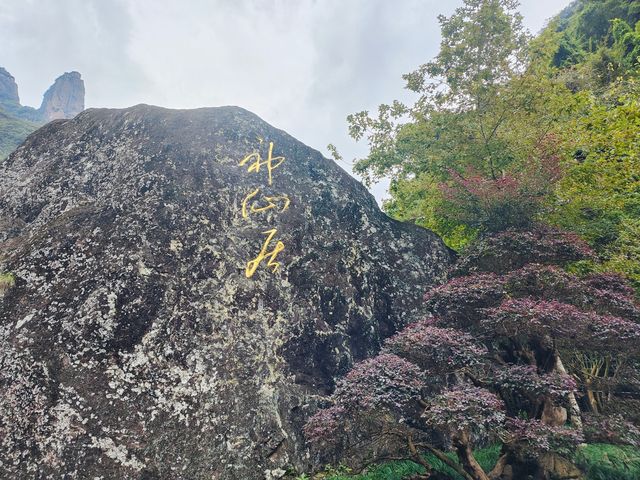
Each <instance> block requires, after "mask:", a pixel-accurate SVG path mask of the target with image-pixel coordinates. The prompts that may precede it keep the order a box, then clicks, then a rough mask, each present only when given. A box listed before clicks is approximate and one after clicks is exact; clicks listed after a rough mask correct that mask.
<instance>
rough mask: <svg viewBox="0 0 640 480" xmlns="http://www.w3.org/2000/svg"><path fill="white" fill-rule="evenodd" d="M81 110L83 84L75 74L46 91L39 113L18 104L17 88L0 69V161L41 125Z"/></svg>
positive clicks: (65, 77) (75, 113)
mask: <svg viewBox="0 0 640 480" xmlns="http://www.w3.org/2000/svg"><path fill="white" fill-rule="evenodd" d="M83 109H84V82H83V81H82V78H81V77H80V74H79V73H78V72H70V73H65V74H64V75H61V76H60V77H58V78H57V79H56V81H55V83H54V84H53V85H52V86H51V87H50V88H49V90H47V92H46V93H45V94H44V98H43V100H42V105H41V106H40V108H39V109H38V110H36V109H35V108H32V107H27V106H23V105H20V97H19V96H18V85H17V84H16V81H15V79H14V78H13V76H12V75H11V74H10V73H9V72H7V71H6V70H5V69H4V68H2V67H0V160H2V159H3V158H5V157H6V156H7V155H9V153H11V152H12V151H13V150H15V148H16V147H17V146H18V145H20V144H21V143H22V142H23V141H24V139H25V138H27V136H28V135H29V134H30V133H31V132H33V131H35V130H36V129H37V128H38V127H39V126H40V125H42V124H43V123H46V122H49V121H51V120H54V119H60V118H73V117H74V116H75V115H77V114H78V113H80V112H81V111H82V110H83Z"/></svg>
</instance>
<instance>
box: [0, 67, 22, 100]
mask: <svg viewBox="0 0 640 480" xmlns="http://www.w3.org/2000/svg"><path fill="white" fill-rule="evenodd" d="M1 103H17V104H19V103H20V97H19V96H18V85H17V84H16V79H15V78H13V75H11V74H10V73H9V72H7V71H6V70H5V69H4V68H2V67H0V104H1Z"/></svg>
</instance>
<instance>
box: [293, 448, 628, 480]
mask: <svg viewBox="0 0 640 480" xmlns="http://www.w3.org/2000/svg"><path fill="white" fill-rule="evenodd" d="M500 448H501V446H500V445H492V446H490V447H487V448H483V449H480V450H478V451H477V452H476V453H475V454H474V456H475V457H476V460H478V463H479V464H480V465H481V466H482V468H483V469H484V470H485V472H488V471H490V470H491V469H492V468H493V467H494V465H495V464H496V462H497V461H498V457H499V456H500ZM449 456H450V457H451V458H455V456H454V454H449ZM425 458H426V460H427V461H428V462H429V463H430V464H431V465H432V466H433V468H434V470H436V471H438V472H442V473H446V474H448V475H450V476H451V478H452V479H456V480H459V479H462V477H460V475H458V474H457V473H455V472H454V471H453V470H451V468H449V467H448V466H447V465H445V464H444V463H443V462H442V461H440V460H438V459H437V458H435V457H434V456H432V455H426V456H425ZM575 461H576V463H577V464H578V466H579V467H580V468H581V469H582V470H584V472H585V473H586V474H587V479H588V480H639V479H640V449H638V448H635V447H628V446H617V445H607V444H600V443H596V444H591V445H585V446H584V447H581V448H580V449H579V450H578V452H577V454H576V458H575ZM422 472H423V469H422V467H420V466H419V465H417V464H416V463H413V462H410V461H404V462H388V463H383V464H380V465H376V466H373V467H370V468H369V469H368V470H367V471H366V472H365V473H362V474H359V475H350V474H349V471H348V469H346V468H338V469H333V470H328V471H326V472H325V473H323V474H320V475H318V476H316V477H309V476H304V475H303V476H301V477H298V479H300V480H310V479H311V478H314V479H322V480H403V479H406V478H408V477H409V476H411V475H415V474H416V473H422Z"/></svg>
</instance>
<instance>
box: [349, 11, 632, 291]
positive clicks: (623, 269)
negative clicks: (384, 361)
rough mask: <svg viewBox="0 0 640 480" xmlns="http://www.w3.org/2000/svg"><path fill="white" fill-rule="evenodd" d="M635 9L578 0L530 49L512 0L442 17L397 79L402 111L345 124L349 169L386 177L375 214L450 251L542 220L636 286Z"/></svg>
mask: <svg viewBox="0 0 640 480" xmlns="http://www.w3.org/2000/svg"><path fill="white" fill-rule="evenodd" d="M639 5H640V4H638V2H628V1H624V0H606V1H601V0H580V1H577V2H574V4H572V5H571V6H570V7H569V8H568V9H567V10H566V11H565V12H563V13H562V14H561V15H559V16H558V17H557V18H556V19H554V20H552V21H551V22H550V24H549V26H548V27H547V28H546V29H545V30H544V31H543V32H542V33H541V34H540V35H539V36H538V37H536V38H531V37H530V36H529V35H528V34H527V33H526V32H525V31H524V30H523V27H522V23H521V18H520V16H519V14H518V13H517V6H518V3H517V2H516V1H515V0H467V1H465V4H464V6H463V7H461V8H460V9H458V10H457V11H456V12H455V13H454V14H453V15H452V16H451V17H449V18H446V17H440V23H441V26H442V35H443V40H442V44H441V50H440V53H439V54H438V56H437V57H436V58H435V59H433V60H432V61H430V62H428V63H426V64H424V65H422V66H420V67H419V68H418V69H417V70H416V71H414V72H411V73H408V74H406V75H404V78H405V80H406V82H407V84H406V86H407V88H408V89H409V90H411V91H413V92H415V93H416V96H417V100H416V101H415V103H414V104H413V105H404V104H402V103H400V102H393V103H392V104H390V105H380V107H379V109H378V112H377V114H374V115H371V114H370V113H369V112H366V111H364V112H359V113H355V114H353V115H351V116H349V118H348V122H349V129H350V133H351V135H352V136H353V137H354V138H355V139H357V140H362V139H364V140H366V141H367V142H368V144H369V147H370V149H369V155H368V156H367V157H366V158H363V159H360V160H358V161H357V162H356V166H355V170H356V171H357V172H358V173H360V174H361V175H362V176H363V178H364V180H365V181H366V182H368V183H371V182H375V181H376V180H378V179H380V178H382V177H389V178H390V179H391V187H390V194H391V198H390V199H389V200H388V201H387V202H386V204H385V209H386V211H387V212H388V213H389V214H390V215H392V216H394V217H396V218H399V219H402V220H407V221H413V222H415V223H417V224H420V225H423V226H426V227H428V228H431V229H433V230H434V231H436V232H437V233H439V234H440V235H442V236H443V238H444V239H445V241H446V242H447V244H448V245H449V246H451V247H452V248H454V249H460V248H463V247H464V246H466V245H468V244H469V242H471V241H472V240H473V239H474V238H476V237H477V236H478V235H480V234H483V233H486V232H495V231H500V230H503V229H505V228H509V227H527V226H528V225H530V224H532V223H535V222H536V221H540V220H543V221H545V222H552V223H553V224H555V225H558V226H562V227H563V228H565V229H568V230H572V231H575V232H577V233H579V234H580V235H582V236H583V237H584V238H585V239H586V240H587V241H588V242H589V243H590V245H591V246H592V247H593V248H594V249H595V250H596V252H597V253H598V260H599V261H596V262H589V263H586V264H583V265H582V266H581V268H582V269H583V270H584V271H596V270H614V271H617V272H620V273H622V274H625V275H627V276H628V277H629V278H630V279H631V280H632V281H633V282H635V285H636V287H640V252H639V251H638V249H637V247H636V248H634V245H633V243H634V242H633V240H632V239H633V238H634V237H635V236H636V235H637V234H638V232H639V231H640V224H639V223H638V222H639V218H640V183H639V182H640V180H639V174H640V170H639V169H640V143H639V142H640V141H639V140H638V138H639V137H640V136H638V135H637V132H638V129H639V127H640V110H639V105H638V101H639V95H638V94H639V93H640V90H639V89H640V86H639V85H638V82H639V81H640V68H639V67H640V64H639V62H638V61H639V57H640V6H639Z"/></svg>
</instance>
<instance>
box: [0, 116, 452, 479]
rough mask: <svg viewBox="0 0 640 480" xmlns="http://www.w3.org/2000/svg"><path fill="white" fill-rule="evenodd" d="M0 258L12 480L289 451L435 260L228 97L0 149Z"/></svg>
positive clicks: (411, 311) (198, 469) (238, 470)
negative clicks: (1, 154)
mask: <svg viewBox="0 0 640 480" xmlns="http://www.w3.org/2000/svg"><path fill="white" fill-rule="evenodd" d="M0 252H1V254H0V274H3V273H4V276H3V277H0V297H2V298H1V299H0V477H1V478H25V479H26V478H38V479H45V478H46V479H48V478H51V479H58V478H67V479H80V478H104V479H113V478H118V479H189V480H194V479H205V478H206V479H242V480H250V479H261V478H278V477H279V476H281V475H282V474H283V472H284V469H286V468H287V467H289V466H304V465H305V464H306V463H307V462H308V456H307V451H306V447H305V442H304V438H303V437H302V433H301V426H302V424H303V422H304V420H305V419H306V418H307V417H308V415H309V414H310V413H312V412H313V410H314V409H315V408H316V405H317V403H318V401H321V399H322V396H323V395H324V394H326V393H327V392H328V391H329V390H330V389H331V388H332V386H333V381H334V379H335V378H336V377H337V376H339V375H341V374H342V373H344V372H345V371H346V369H347V368H348V367H349V366H350V365H351V364H352V362H354V361H355V360H357V359H360V358H363V357H366V356H369V355H372V354H373V353H374V352H376V351H377V349H378V347H379V346H380V343H381V341H382V339H383V338H385V337H387V336H388V335H390V334H392V333H393V332H394V331H395V330H396V329H397V328H398V327H399V326H401V325H404V324H406V323H407V322H410V321H413V320H415V319H417V318H420V317H421V316H422V315H423V311H422V307H421V304H422V296H423V294H424V292H425V291H426V290H427V289H428V288H429V287H430V286H432V285H433V284H435V283H438V282H440V281H441V280H442V278H443V276H444V272H445V270H446V269H447V267H448V266H449V265H450V263H451V255H450V252H449V251H448V250H447V248H446V247H445V246H444V245H443V243H442V242H441V241H440V239H439V238H437V237H436V236H435V235H434V234H433V233H431V232H429V231H427V230H424V229H421V228H418V227H415V226H413V225H409V224H403V223H399V222H396V221H394V220H391V219H390V218H388V217H386V216H385V215H384V214H383V213H382V212H380V210H379V209H378V207H377V205H376V204H375V201H374V199H373V197H372V196H371V195H370V194H369V193H368V192H367V191H366V190H365V189H364V187H362V186H361V185H360V184H358V183H357V182H356V181H355V180H353V179H352V178H351V177H350V176H349V175H348V174H346V173H345V172H344V171H343V170H341V169H340V168H339V167H338V166H336V165H335V164H334V163H333V162H332V161H329V160H327V159H325V158H323V157H322V155H321V154H320V153H318V152H317V151H315V150H312V149H310V148H308V147H306V146H305V145H303V144H301V143H300V142H298V141H296V140H295V139H294V138H292V137H290V136H289V135H287V134H286V133H285V132H283V131H281V130H277V129H275V128H273V127H271V126H269V125H268V124H266V123H265V122H263V121H262V120H260V119H259V118H258V117H256V116H255V115H253V114H251V113H249V112H247V111H245V110H242V109H240V108H236V107H223V108H207V109H198V110H166V109H161V108H157V107H150V106H144V105H140V106H136V107H132V108H129V109H125V110H106V109H101V110H94V109H91V110H87V111H85V112H83V113H81V114H79V115H78V116H77V117H75V118H74V119H73V120H58V121H53V122H51V123H49V124H48V125H46V126H45V127H43V128H41V129H40V130H39V131H38V132H36V133H35V134H33V135H31V136H30V137H29V138H28V139H27V141H26V142H25V143H24V144H23V145H22V146H20V147H19V148H18V149H17V150H16V151H15V152H14V153H13V154H12V155H11V156H9V158H8V159H6V160H5V161H4V162H2V163H1V164H0ZM3 278H4V280H2V279H3Z"/></svg>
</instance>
